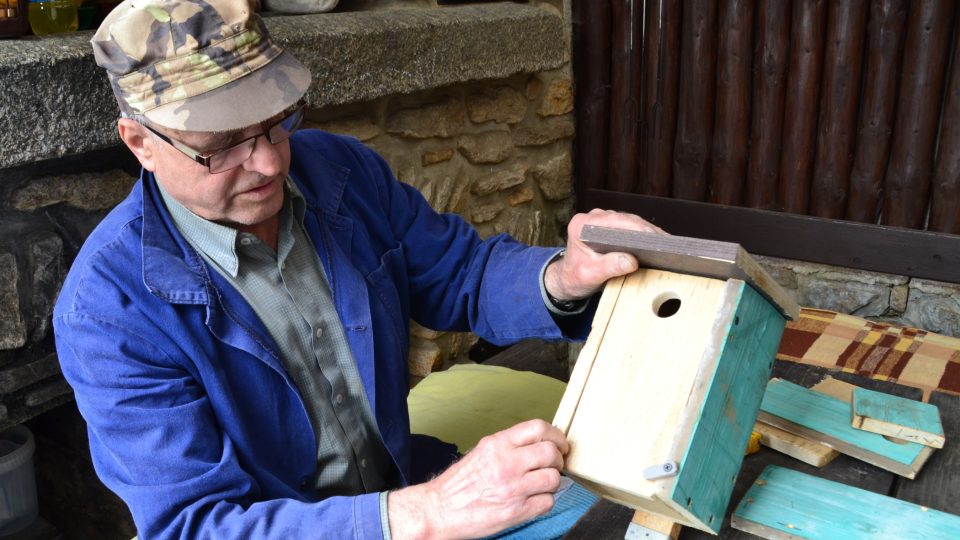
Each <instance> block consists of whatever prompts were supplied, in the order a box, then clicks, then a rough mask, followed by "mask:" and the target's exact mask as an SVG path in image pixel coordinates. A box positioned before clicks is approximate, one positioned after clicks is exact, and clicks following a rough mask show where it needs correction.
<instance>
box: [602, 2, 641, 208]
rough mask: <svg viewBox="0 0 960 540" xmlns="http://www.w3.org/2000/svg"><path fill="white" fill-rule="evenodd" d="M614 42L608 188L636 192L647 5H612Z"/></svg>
mask: <svg viewBox="0 0 960 540" xmlns="http://www.w3.org/2000/svg"><path fill="white" fill-rule="evenodd" d="M611 8H612V9H611V12H612V20H613V23H612V26H613V42H612V44H611V46H610V52H611V56H612V60H611V65H610V71H611V75H610V83H611V88H610V138H609V139H608V140H609V144H610V154H609V156H610V157H609V159H608V166H609V167H610V169H609V170H610V173H609V174H610V177H609V178H608V179H607V188H608V189H613V190H616V191H623V192H626V193H632V192H633V190H634V187H635V186H636V183H637V173H638V171H639V161H640V159H639V158H640V75H641V71H640V59H641V51H642V47H643V3H642V2H641V1H640V0H613V1H612V2H611Z"/></svg>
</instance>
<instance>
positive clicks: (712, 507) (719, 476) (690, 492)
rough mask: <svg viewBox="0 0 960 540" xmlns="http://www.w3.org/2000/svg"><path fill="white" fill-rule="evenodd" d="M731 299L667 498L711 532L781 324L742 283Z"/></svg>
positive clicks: (725, 501)
mask: <svg viewBox="0 0 960 540" xmlns="http://www.w3.org/2000/svg"><path fill="white" fill-rule="evenodd" d="M731 283H735V282H731ZM729 286H733V285H732V284H731V285H729ZM732 296H734V297H735V298H737V300H736V302H737V303H736V311H735V314H734V317H733V319H732V320H731V322H730V324H729V326H728V327H727V328H726V329H725V330H724V332H725V334H726V339H725V340H724V341H723V345H722V348H721V349H719V350H718V351H717V355H718V357H719V360H718V363H717V369H716V372H715V374H714V376H713V379H712V380H711V381H710V385H709V386H708V388H707V392H706V395H705V398H704V400H703V403H702V405H701V409H700V411H699V412H698V415H699V418H698V421H697V423H696V424H695V426H694V428H693V432H692V434H691V436H690V441H689V444H688V447H687V449H686V451H685V454H684V457H683V459H682V461H681V462H680V472H679V475H678V478H677V482H676V484H675V486H674V490H673V493H672V494H671V498H672V499H673V500H674V501H676V502H677V503H678V504H680V505H681V506H684V507H687V508H688V509H689V510H690V511H691V512H692V513H693V514H694V515H695V516H697V518H698V519H700V521H701V522H703V523H704V524H705V525H706V526H707V527H708V528H710V529H711V530H713V531H714V532H718V531H719V530H720V525H721V524H722V522H723V516H724V515H725V513H726V510H727V506H728V505H729V504H730V495H731V493H732V492H733V484H734V481H735V480H736V478H737V474H738V473H739V471H740V465H741V463H742V462H743V453H744V451H745V450H746V448H747V442H748V441H749V439H750V432H751V431H752V430H753V424H754V422H755V421H756V418H757V411H758V410H759V408H760V400H761V399H762V398H763V392H764V388H765V387H766V382H767V380H769V379H770V368H771V366H772V365H773V360H774V358H775V356H776V353H777V347H778V346H779V344H780V338H781V336H782V335H783V328H784V324H785V323H786V319H785V318H784V317H783V315H781V314H780V311H779V310H778V309H777V308H776V306H774V305H773V304H771V303H770V302H769V301H767V300H766V299H765V298H764V297H763V296H761V295H760V294H758V293H757V292H756V291H755V290H754V289H753V288H752V287H750V286H748V285H746V284H744V283H743V282H740V287H739V290H738V293H737V294H736V295H732ZM688 501H689V503H688Z"/></svg>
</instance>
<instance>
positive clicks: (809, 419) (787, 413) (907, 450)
mask: <svg viewBox="0 0 960 540" xmlns="http://www.w3.org/2000/svg"><path fill="white" fill-rule="evenodd" d="M760 408H761V409H762V410H763V412H766V413H770V414H772V415H774V416H779V417H780V418H783V419H785V420H789V421H791V422H793V423H794V424H799V425H801V426H803V427H806V428H809V429H812V430H814V431H817V432H819V433H823V434H824V435H829V436H831V437H833V438H835V439H839V440H841V441H843V442H845V443H848V444H851V445H853V446H857V447H859V448H863V449H864V450H868V451H870V452H873V453H874V454H878V455H881V456H884V457H887V458H889V459H891V460H893V461H896V462H899V463H903V464H904V465H911V464H913V462H914V460H916V459H917V456H919V455H920V452H922V451H923V449H924V448H925V447H924V446H923V445H922V444H917V443H913V442H910V443H903V444H899V443H895V442H890V441H889V440H887V439H886V438H884V437H883V435H878V434H876V433H870V432H869V431H863V430H860V429H856V428H854V427H853V426H851V425H850V418H851V409H850V404H849V403H847V402H845V401H841V400H839V399H836V398H834V397H831V396H828V395H825V394H821V393H820V392H815V391H813V390H808V389H806V388H804V387H802V386H799V385H796V384H793V383H792V382H788V381H784V380H779V379H778V380H773V381H770V384H768V385H767V392H766V394H764V396H763V403H762V404H761V405H760Z"/></svg>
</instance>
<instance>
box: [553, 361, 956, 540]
mask: <svg viewBox="0 0 960 540" xmlns="http://www.w3.org/2000/svg"><path fill="white" fill-rule="evenodd" d="M773 376H774V377H780V378H782V379H786V380H788V381H791V382H794V383H797V384H800V385H802V386H805V387H807V388H809V387H811V386H813V385H815V384H817V383H818V382H820V381H821V380H823V379H824V378H825V377H827V376H833V377H834V378H836V379H841V380H844V381H847V382H849V383H852V384H856V385H858V386H863V387H865V388H869V389H871V390H877V391H880V392H886V393H889V394H895V395H898V396H903V397H907V398H911V399H919V398H920V396H921V392H920V390H918V389H916V388H909V387H905V386H900V385H897V384H894V383H889V382H886V381H876V380H872V379H867V378H863V377H859V376H856V375H851V374H848V373H842V372H831V371H829V370H827V369H824V368H819V367H814V366H808V365H804V364H795V363H793V362H783V361H779V360H778V361H777V362H776V363H775V364H774V368H773ZM930 403H932V404H934V405H936V406H938V407H939V408H940V416H941V419H942V421H943V429H944V433H945V434H946V437H947V443H946V445H945V446H944V448H943V449H942V450H937V451H935V452H934V454H933V456H932V457H931V458H930V460H929V461H928V462H927V463H926V465H925V466H924V467H923V469H921V470H920V473H919V474H918V475H917V479H916V480H908V479H906V478H902V477H900V476H897V475H895V474H893V473H891V472H887V471H885V470H883V469H879V468H877V467H874V466H873V465H869V464H867V463H864V462H862V461H860V460H857V459H855V458H851V457H849V456H844V455H841V456H840V457H838V458H837V459H835V460H834V461H833V462H831V463H830V464H828V465H827V466H825V467H823V468H822V469H817V468H816V467H813V466H810V465H807V464H805V463H803V462H801V461H798V460H796V459H793V458H791V457H789V456H787V455H785V454H781V453H780V452H777V451H774V450H770V449H769V448H765V447H763V448H761V449H760V451H759V452H757V453H755V454H751V455H749V456H747V457H745V458H744V461H743V466H742V467H741V469H740V475H739V476H738V477H737V482H736V485H735V486H734V490H733V496H732V497H731V499H730V505H729V506H728V508H727V513H726V516H725V517H724V521H723V528H722V529H721V530H720V534H719V536H713V535H711V534H708V533H705V532H702V531H698V530H696V529H691V528H687V527H685V528H684V529H683V531H682V532H681V534H680V540H707V539H712V538H720V539H724V540H726V539H730V540H747V539H757V538H760V537H758V536H755V535H752V534H749V533H745V532H742V531H738V530H736V529H733V528H731V527H730V513H731V512H732V511H733V510H734V509H735V508H736V506H737V505H738V504H740V499H741V498H743V495H744V493H746V491H747V489H748V488H749V487H750V485H751V484H752V483H753V481H754V480H756V478H757V477H758V476H759V475H760V472H761V471H763V469H764V468H765V467H766V466H767V465H780V466H783V467H787V468H790V469H794V470H797V471H800V472H804V473H807V474H811V475H814V476H819V477H821V478H826V479H829V480H834V481H837V482H842V483H844V484H850V485H853V486H857V487H859V488H862V489H866V490H869V491H873V492H876V493H881V494H884V495H889V496H892V497H896V498H898V499H902V500H904V501H910V502H913V503H916V504H920V505H924V506H928V507H930V508H934V509H937V510H942V511H945V512H950V513H952V514H960V396H955V395H950V394H945V393H941V392H934V393H933V394H932V395H931V397H930ZM632 517H633V510H632V509H630V508H627V507H625V506H621V505H619V504H616V503H613V502H610V501H606V500H601V501H600V502H598V503H596V504H595V505H594V506H593V507H592V508H591V509H590V510H589V511H588V512H587V513H586V514H585V515H584V516H583V517H582V518H580V521H578V522H577V523H576V525H575V526H574V527H573V528H572V529H571V530H570V531H569V532H568V533H567V534H566V536H564V538H566V539H571V540H574V539H580V538H583V539H589V540H595V539H621V538H623V537H624V534H625V533H626V530H627V527H628V526H629V524H630V520H631V518H632Z"/></svg>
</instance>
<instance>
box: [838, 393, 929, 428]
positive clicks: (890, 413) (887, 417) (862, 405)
mask: <svg viewBox="0 0 960 540" xmlns="http://www.w3.org/2000/svg"><path fill="white" fill-rule="evenodd" d="M853 412H854V414H856V415H857V416H865V417H868V418H873V419H874V420H880V421H883V422H889V423H891V424H897V425H899V426H906V427H911V428H913V429H916V430H918V431H925V432H927V433H932V434H934V435H941V436H942V435H943V425H942V424H941V423H940V410H939V409H937V406H936V405H931V404H929V403H923V402H920V401H916V400H913V399H907V398H902V397H900V396H891V395H890V394H884V393H883V392H876V391H873V390H867V389H866V388H859V387H858V388H855V389H854V390H853Z"/></svg>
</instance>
